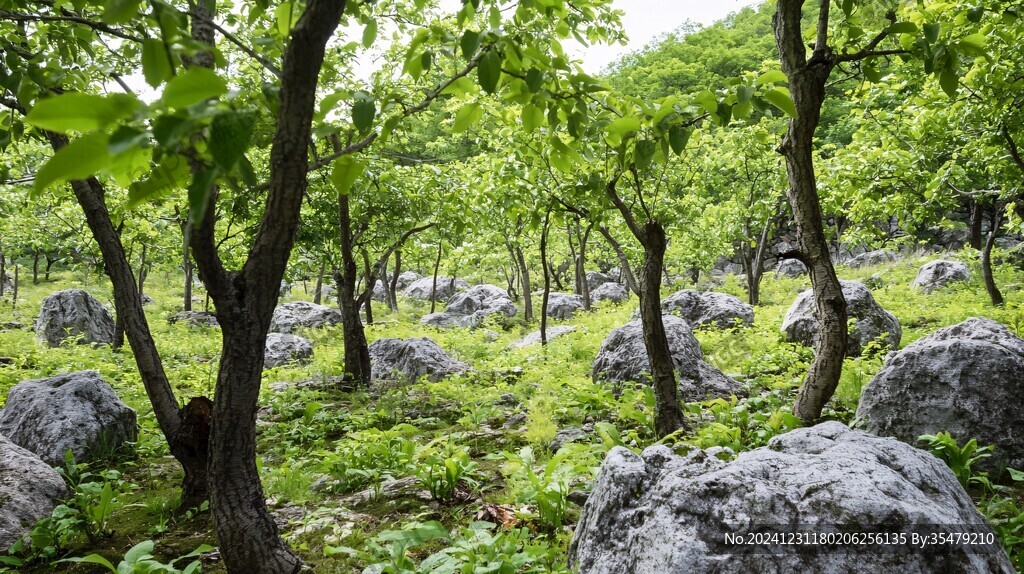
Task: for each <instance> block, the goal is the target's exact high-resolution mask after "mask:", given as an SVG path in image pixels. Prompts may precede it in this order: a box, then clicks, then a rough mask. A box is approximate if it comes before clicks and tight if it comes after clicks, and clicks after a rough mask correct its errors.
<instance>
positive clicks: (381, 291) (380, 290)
mask: <svg viewBox="0 0 1024 574" xmlns="http://www.w3.org/2000/svg"><path fill="white" fill-rule="evenodd" d="M387 293H388V288H387V287H385V286H384V281H383V280H381V279H378V280H377V282H376V283H374V284H373V294H372V295H370V298H372V299H373V300H374V301H377V302H378V303H387V301H388V295H387Z"/></svg>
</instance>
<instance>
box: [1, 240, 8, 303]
mask: <svg viewBox="0 0 1024 574" xmlns="http://www.w3.org/2000/svg"><path fill="white" fill-rule="evenodd" d="M6 287H7V256H6V255H4V252H3V250H2V249H0V297H3V295H4V289H5V288H6Z"/></svg>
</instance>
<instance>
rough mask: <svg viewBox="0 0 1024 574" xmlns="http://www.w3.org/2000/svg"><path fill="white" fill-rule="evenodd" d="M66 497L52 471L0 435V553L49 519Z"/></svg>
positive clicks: (61, 482)
mask: <svg viewBox="0 0 1024 574" xmlns="http://www.w3.org/2000/svg"><path fill="white" fill-rule="evenodd" d="M67 495H68V491H67V487H66V486H64V479H63V478H61V476H60V475H59V474H57V471H56V470H54V469H53V468H52V467H50V465H48V464H46V463H45V462H43V461H42V460H41V459H40V458H39V457H38V456H36V455H34V454H32V453H31V452H29V451H27V450H25V449H23V448H21V447H20V446H18V445H16V444H14V443H13V442H11V441H10V440H9V439H8V438H7V437H5V436H4V435H2V434H0V553H4V551H6V550H7V549H8V548H9V547H10V546H11V545H12V544H14V543H15V542H17V541H18V540H19V539H20V538H21V537H23V536H25V535H26V534H28V533H29V531H30V530H31V529H32V525H34V524H35V523H36V522H38V521H39V520H42V519H43V518H47V517H49V516H50V513H51V512H53V509H54V508H56V506H57V505H58V504H60V501H61V500H62V499H63V498H65V497H66V496H67Z"/></svg>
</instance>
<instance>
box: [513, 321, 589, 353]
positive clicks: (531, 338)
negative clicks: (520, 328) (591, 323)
mask: <svg viewBox="0 0 1024 574" xmlns="http://www.w3.org/2000/svg"><path fill="white" fill-rule="evenodd" d="M575 330H576V327H573V326H572V325H551V326H550V327H548V328H547V335H548V341H549V342H550V341H551V340H552V339H557V338H558V337H561V336H562V335H567V334H569V333H572V332H573V331H575ZM539 344H540V331H534V332H532V333H530V334H529V335H526V336H525V337H523V338H522V339H519V340H518V341H516V342H514V343H512V344H511V345H509V346H508V347H509V348H510V349H521V348H523V347H529V346H530V345H539Z"/></svg>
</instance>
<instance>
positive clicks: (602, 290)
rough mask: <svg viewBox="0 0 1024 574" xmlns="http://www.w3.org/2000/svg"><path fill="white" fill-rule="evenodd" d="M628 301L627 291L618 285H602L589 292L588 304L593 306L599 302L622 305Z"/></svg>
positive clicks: (623, 286) (624, 287)
mask: <svg viewBox="0 0 1024 574" xmlns="http://www.w3.org/2000/svg"><path fill="white" fill-rule="evenodd" d="M628 300H629V289H626V286H625V285H620V284H619V283H611V282H609V283H602V284H601V285H599V286H598V287H597V288H595V289H592V290H591V291H590V304H591V305H594V304H597V303H600V302H601V301H611V302H612V303H616V304H617V303H623V302H625V301H628Z"/></svg>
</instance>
